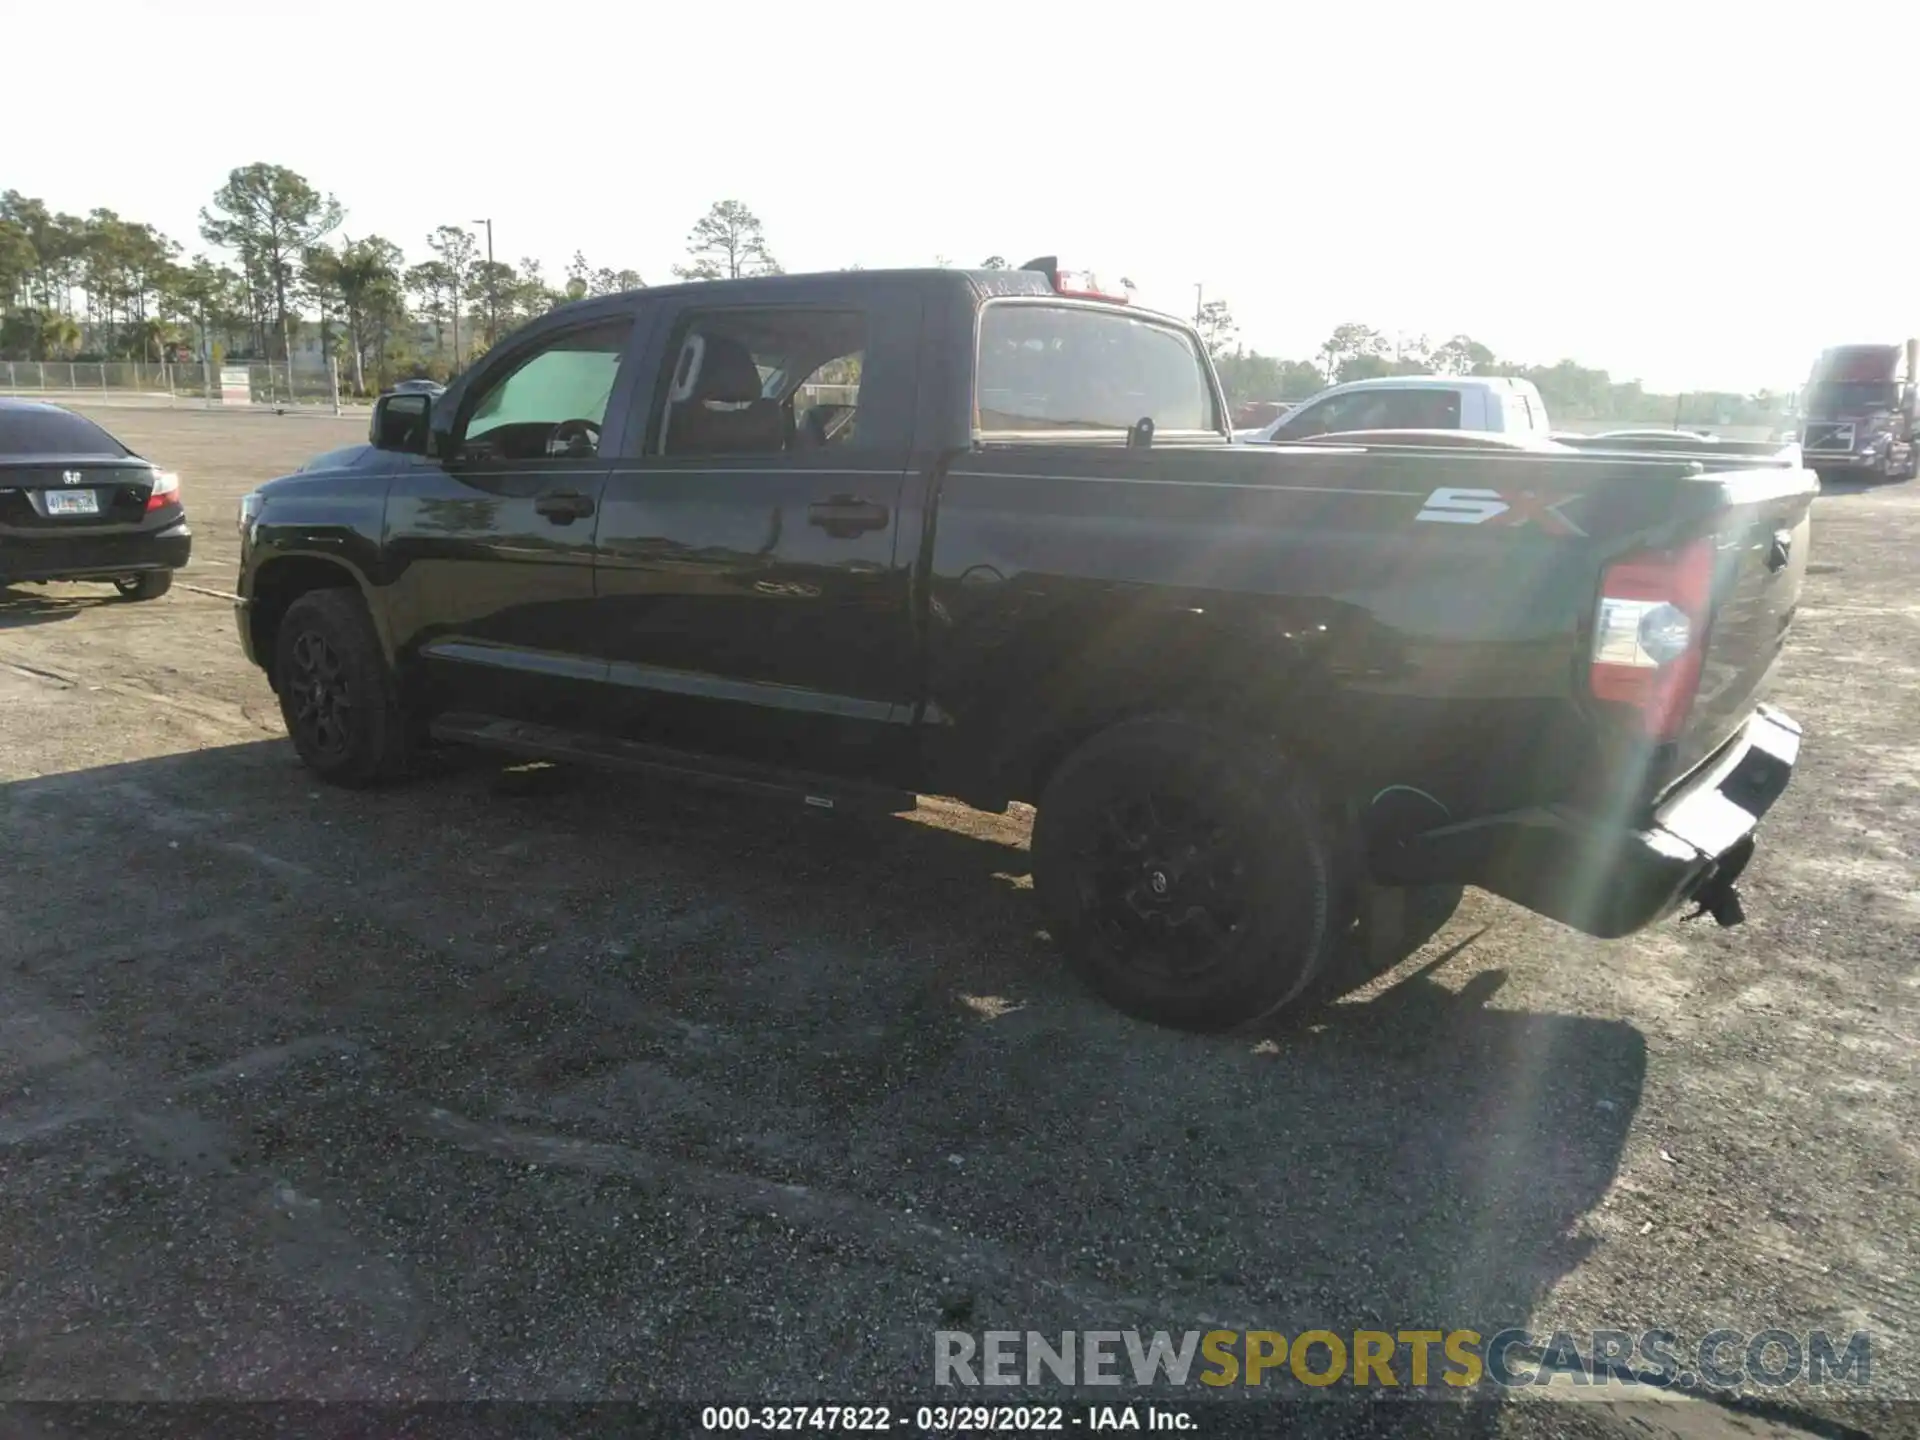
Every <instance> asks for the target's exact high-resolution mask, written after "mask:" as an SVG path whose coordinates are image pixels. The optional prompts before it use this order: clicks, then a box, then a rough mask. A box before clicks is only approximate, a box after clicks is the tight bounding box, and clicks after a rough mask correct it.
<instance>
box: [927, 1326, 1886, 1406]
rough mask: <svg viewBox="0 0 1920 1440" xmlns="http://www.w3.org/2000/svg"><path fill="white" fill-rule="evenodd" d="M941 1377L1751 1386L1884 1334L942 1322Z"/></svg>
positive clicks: (1817, 1374) (1848, 1375)
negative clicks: (1683, 1334) (1689, 1339)
mask: <svg viewBox="0 0 1920 1440" xmlns="http://www.w3.org/2000/svg"><path fill="white" fill-rule="evenodd" d="M933 1375H934V1383H935V1384H936V1385H956V1386H980V1385H1049V1384H1054V1385H1138V1386H1148V1385H1175V1386H1182V1385H1202V1386H1211V1387H1214V1388H1216V1389H1219V1388H1223V1387H1226V1386H1275V1387H1291V1386H1307V1387H1311V1388H1324V1387H1327V1386H1333V1385H1346V1386H1350V1387H1354V1388H1368V1389H1428V1388H1436V1389H1440V1390H1441V1391H1443V1392H1445V1391H1448V1390H1451V1391H1460V1390H1465V1389H1471V1388H1474V1387H1479V1386H1485V1385H1495V1386H1501V1387H1505V1388H1514V1387H1518V1386H1528V1385H1547V1384H1551V1383H1554V1381H1555V1380H1556V1379H1558V1380H1559V1381H1560V1382H1561V1383H1563V1384H1573V1385H1609V1384H1617V1385H1626V1386H1640V1385H1647V1386H1654V1387H1658V1388H1675V1389H1688V1390H1690V1389H1699V1388H1710V1389H1728V1390H1732V1389H1739V1388H1743V1387H1747V1386H1758V1387H1762V1388H1768V1389H1776V1388H1780V1387H1784V1386H1788V1385H1810V1386H1816V1385H1846V1386H1850V1387H1857V1388H1861V1389H1864V1388H1866V1387H1868V1386H1869V1385H1870V1384H1871V1383H1872V1375H1873V1342H1872V1337H1871V1336H1869V1335H1867V1334H1865V1333H1864V1332H1855V1333H1854V1334H1851V1335H1848V1336H1846V1337H1845V1338H1844V1339H1843V1340H1841V1341H1836V1340H1835V1339H1833V1337H1831V1336H1829V1335H1828V1334H1827V1333H1826V1332H1825V1331H1824V1330H1814V1331H1810V1332H1807V1333H1805V1334H1798V1335H1797V1334H1794V1333H1793V1332H1792V1331H1788V1330H1761V1331H1757V1332H1753V1333H1748V1332H1745V1331H1740V1330H1731V1329H1729V1330H1714V1331H1711V1332H1709V1333H1708V1334H1706V1335H1704V1336H1702V1337H1701V1338H1700V1340H1699V1342H1698V1343H1697V1344H1694V1345H1690V1346H1689V1345H1683V1344H1682V1342H1681V1340H1680V1338H1679V1337H1678V1336H1677V1335H1676V1334H1674V1333H1673V1332H1672V1331H1669V1330H1647V1331H1643V1332H1641V1333H1639V1334H1635V1333H1633V1332H1631V1331H1626V1330H1592V1331H1586V1332H1583V1333H1579V1334H1575V1333H1571V1332H1567V1331H1556V1332H1554V1333H1553V1334H1551V1335H1548V1336H1545V1337H1541V1336H1536V1335H1534V1334H1533V1333H1532V1332H1530V1331H1526V1330H1500V1331H1496V1332H1494V1333H1493V1334H1492V1335H1483V1334H1481V1332H1479V1331H1476V1330H1398V1331H1389V1330H1354V1331H1350V1332H1345V1333H1336V1332H1334V1331H1332V1330H1303V1331H1301V1332H1299V1333H1298V1334H1295V1335H1291V1336H1289V1335H1285V1334H1282V1333H1281V1332H1280V1331H1277V1330H1246V1331H1240V1330H1209V1331H1205V1332H1202V1331H1199V1330H1189V1331H1186V1332H1184V1333H1183V1334H1181V1335H1180V1336H1179V1337H1178V1338H1175V1337H1174V1336H1172V1335H1170V1334H1169V1333H1168V1332H1166V1331H1164V1330H1156V1331H1153V1332H1151V1333H1150V1334H1149V1333H1147V1332H1143V1331H1139V1330H1082V1331H1060V1332H1057V1333H1055V1334H1052V1335H1046V1334H1042V1333H1040V1332H1039V1331H1035V1330H1028V1331H1025V1332H1022V1331H1018V1330H988V1331H985V1332H983V1333H981V1334H979V1335H975V1334H973V1333H971V1332H968V1331H964V1330H939V1331H935V1332H934V1337H933Z"/></svg>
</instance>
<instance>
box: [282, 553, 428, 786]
mask: <svg viewBox="0 0 1920 1440" xmlns="http://www.w3.org/2000/svg"><path fill="white" fill-rule="evenodd" d="M274 689H275V690H277V691H278V692H279V696H280V713H281V716H282V717H283V718H284V719H285V720H286V724H287V734H288V735H290V736H291V737H292V738H293V746H294V749H296V750H297V751H299V752H300V758H301V760H302V761H304V762H305V763H306V765H307V768H308V769H310V770H312V771H313V772H314V773H315V774H317V775H319V776H320V777H321V778H322V779H323V780H329V781H332V782H333V783H334V784H336V785H345V786H350V787H359V786H365V785H374V784H378V783H380V782H382V781H385V780H393V779H397V778H398V777H399V776H401V775H403V774H405V773H406V771H407V768H408V764H409V762H410V760H411V759H412V753H413V745H412V743H411V742H412V736H411V733H410V730H409V726H408V722H407V715H406V711H405V709H404V707H403V705H402V704H401V700H400V690H399V685H398V683H397V681H396V678H395V676H394V673H393V670H392V668H391V667H390V666H389V665H388V664H387V661H386V656H385V654H384V653H383V652H382V650H381V648H380V638H379V636H378V635H376V634H375V633H374V629H373V620H372V618H371V617H370V616H369V615H368V614H367V608H366V606H365V605H364V604H363V603H362V602H361V599H360V597H359V595H357V594H356V593H354V592H353V591H351V590H316V591H313V592H311V593H310V594H306V595H302V596H301V597H300V598H299V599H298V600H295V601H294V602H293V604H291V605H289V606H288V607H287V613H286V614H285V615H284V616H283V617H282V618H281V621H280V628H279V633H278V635H277V636H276V638H275V642H274Z"/></svg>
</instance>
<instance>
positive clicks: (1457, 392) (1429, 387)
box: [1234, 375, 1547, 444]
mask: <svg viewBox="0 0 1920 1440" xmlns="http://www.w3.org/2000/svg"><path fill="white" fill-rule="evenodd" d="M1357 430H1376V431H1377V430H1473V431H1484V432H1490V433H1493V434H1503V435H1522V436H1532V437H1535V438H1538V439H1540V440H1545V439H1546V436H1547V406H1546V402H1545V401H1543V400H1542V399H1541V398H1540V392H1539V391H1538V390H1537V389H1535V388H1534V385H1533V382H1532V381H1530V380H1516V379H1512V378H1511V377H1508V376H1505V375H1388V376H1382V377H1381V378H1379V379H1377V380H1350V381H1348V382H1347V383H1346V384H1344V385H1331V386H1328V387H1327V388H1326V389H1325V390H1322V391H1321V392H1320V393H1319V394H1318V395H1315V396H1314V397H1313V398H1312V399H1311V400H1306V401H1303V402H1302V403H1301V404H1299V405H1298V406H1296V407H1295V408H1294V409H1292V410H1289V411H1288V412H1287V413H1286V414H1284V415H1282V416H1281V417H1280V418H1279V419H1277V420H1275V421H1273V422H1272V423H1271V424H1268V425H1265V426H1263V427H1261V428H1260V429H1258V430H1242V431H1238V432H1236V433H1235V435H1234V438H1235V439H1236V440H1243V441H1247V442H1250V443H1254V444H1273V443H1284V442H1286V441H1290V440H1306V439H1310V438H1312V437H1314V436H1316V435H1344V434H1348V433H1350V432H1352V431H1357Z"/></svg>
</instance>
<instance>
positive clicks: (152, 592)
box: [113, 570, 173, 600]
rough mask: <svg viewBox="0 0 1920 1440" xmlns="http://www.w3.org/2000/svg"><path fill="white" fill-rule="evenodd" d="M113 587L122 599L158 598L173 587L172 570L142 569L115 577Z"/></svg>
mask: <svg viewBox="0 0 1920 1440" xmlns="http://www.w3.org/2000/svg"><path fill="white" fill-rule="evenodd" d="M113 588H114V589H116V590H118V591H119V592H120V598H121V599H122V600H158V599H159V598H160V597H161V596H162V595H164V594H166V593H167V592H168V591H169V590H171V589H172V588H173V572H172V571H171V570H143V571H141V572H140V573H139V574H138V575H127V576H123V577H121V578H119V579H116V580H115V581H114V582H113Z"/></svg>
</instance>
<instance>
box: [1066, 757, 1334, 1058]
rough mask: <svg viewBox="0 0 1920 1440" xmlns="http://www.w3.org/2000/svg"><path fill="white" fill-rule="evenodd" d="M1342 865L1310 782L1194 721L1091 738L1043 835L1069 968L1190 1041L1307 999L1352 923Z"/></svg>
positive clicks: (1071, 766) (1122, 1005)
mask: <svg viewBox="0 0 1920 1440" xmlns="http://www.w3.org/2000/svg"><path fill="white" fill-rule="evenodd" d="M1342 859H1343V857H1342V851H1341V848H1340V847H1339V845H1338V844H1337V843H1336V837H1335V834H1334V831H1333V828H1332V826H1330V825H1329V824H1328V823H1327V821H1326V819H1325V817H1324V816H1323V815H1322V813H1321V806H1320V803H1319V801H1318V799H1317V797H1316V796H1315V795H1314V793H1313V791H1312V789H1311V787H1310V786H1308V785H1307V783H1306V782H1305V780H1304V778H1303V777H1301V776H1300V775H1299V774H1297V773H1296V772H1294V771H1293V770H1292V769H1291V768H1290V767H1288V766H1287V765H1285V764H1284V763H1283V762H1281V761H1280V760H1278V759H1277V758H1275V757H1273V756H1272V755H1270V754H1269V753H1268V752H1267V751H1266V750H1265V749H1264V748H1262V747H1259V746H1256V745H1255V744H1253V743H1250V742H1246V741H1242V740H1239V739H1237V738H1235V737H1233V736H1230V735H1226V734H1223V733H1221V732H1219V731H1217V730H1214V729H1212V728H1211V727H1208V726H1204V725H1201V724H1199V723H1196V722H1191V721H1186V720H1181V719H1147V720H1138V721H1130V722H1127V723H1126V724H1123V725H1119V726H1116V727H1115V728H1113V729H1112V730H1108V731H1106V732H1104V733H1103V734H1101V735H1098V736H1096V737H1094V738H1093V739H1092V740H1090V741H1088V742H1087V744H1086V745H1085V746H1083V747H1082V748H1081V749H1080V750H1079V751H1077V752H1076V753H1075V754H1073V755H1072V756H1070V757H1069V758H1068V759H1067V761H1066V762H1065V763H1064V764H1063V765H1062V766H1061V767H1060V770H1059V771H1058V773H1057V774H1056V775H1055V776H1054V778H1053V780H1052V781H1051V783H1049V784H1048V786H1047V788H1046V792H1045V794H1044V795H1042V797H1041V801H1040V806H1039V814H1038V816H1037V817H1036V819H1035V821H1034V830H1033V870H1034V886H1035V890H1036V891H1037V894H1038V898H1039V901H1040V904H1041V907H1042V909H1043V911H1044V913H1045V915H1046V919H1047V924H1048V926H1049V929H1050V930H1051V932H1052V935H1053V937H1054V939H1055V941H1056V942H1057V943H1058V944H1059V945H1060V946H1061V948H1062V949H1063V950H1064V951H1065V953H1066V956H1067V959H1068V961H1069V963H1071V964H1072V965H1073V967H1074V968H1075V970H1076V971H1078V972H1079V974H1080V975H1081V976H1082V977H1083V978H1084V979H1085V980H1086V981H1087V983H1088V984H1089V985H1090V986H1092V988H1093V989H1094V990H1096V991H1097V992H1099V994H1100V995H1102V996H1103V997H1104V998H1105V999H1107V1000H1108V1001H1109V1002H1110V1003H1112V1004H1113V1005H1115V1006H1116V1007H1117V1008H1119V1009H1121V1010H1123V1011H1125V1012H1126V1013H1128V1014H1130V1015H1134V1016H1137V1017H1139V1018H1141V1019H1145V1020H1151V1021H1154V1022H1156V1023H1159V1024H1164V1025H1172V1026H1177V1027H1179V1028H1182V1029H1191V1030H1222V1029H1227V1028H1229V1027H1231V1026H1233V1025H1237V1024H1241V1023H1244V1022H1248V1021H1252V1020H1257V1019H1259V1018H1261V1017H1262V1016H1265V1015H1270V1014H1272V1013H1274V1012H1275V1011H1278V1010H1280V1009H1281V1008H1283V1007H1284V1006H1286V1005H1287V1004H1288V1003H1289V1002H1291V1001H1293V1000H1295V999H1296V998H1298V997H1299V996H1300V995H1302V994H1303V993H1305V992H1306V991H1307V989H1308V987H1309V985H1310V984H1311V983H1312V982H1313V980H1314V979H1315V977H1316V976H1317V975H1319V974H1320V972H1321V971H1322V970H1323V969H1324V968H1325V967H1326V965H1327V963H1328V961H1329V960H1330V958H1331V957H1332V955H1333V953H1334V949H1335V945H1336V941H1337V938H1338V932H1339V929H1340V927H1341V925H1342V924H1343V923H1344V917H1343V916H1342V915H1341V914H1340V913H1339V912H1340V911H1342V910H1343V909H1344V908H1345V899H1346V892H1347V887H1346V885H1345V884H1344V881H1343V871H1344V869H1345V866H1344V865H1343V863H1342Z"/></svg>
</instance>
